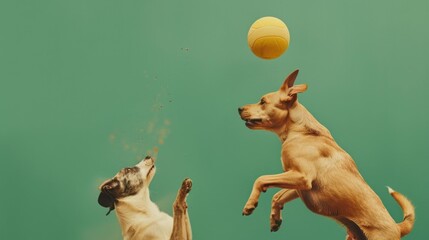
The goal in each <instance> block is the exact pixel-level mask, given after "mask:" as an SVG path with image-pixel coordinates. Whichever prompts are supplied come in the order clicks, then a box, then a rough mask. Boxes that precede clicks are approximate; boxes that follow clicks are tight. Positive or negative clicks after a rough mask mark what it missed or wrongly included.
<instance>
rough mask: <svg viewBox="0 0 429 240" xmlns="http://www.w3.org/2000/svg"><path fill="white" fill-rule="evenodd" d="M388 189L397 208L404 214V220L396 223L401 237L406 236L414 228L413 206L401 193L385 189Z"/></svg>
mask: <svg viewBox="0 0 429 240" xmlns="http://www.w3.org/2000/svg"><path fill="white" fill-rule="evenodd" d="M387 188H388V189H389V193H390V195H392V197H393V198H394V199H395V200H396V202H397V203H398V204H399V206H400V207H401V208H402V211H403V212H404V220H403V221H402V222H400V223H398V226H399V229H400V230H401V237H402V236H405V235H407V234H408V233H410V232H411V230H412V229H413V226H414V221H415V218H416V215H415V212H414V206H413V204H411V202H410V200H408V199H407V198H406V197H405V196H404V195H402V194H401V193H398V192H396V191H395V190H393V189H391V188H390V187H387Z"/></svg>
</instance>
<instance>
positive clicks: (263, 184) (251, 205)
mask: <svg viewBox="0 0 429 240" xmlns="http://www.w3.org/2000/svg"><path fill="white" fill-rule="evenodd" d="M311 181H312V180H311V179H310V178H309V177H308V176H306V175H305V174H303V173H300V172H298V171H293V170H291V171H287V172H284V173H281V174H276V175H266V176H261V177H259V178H258V179H256V181H255V183H254V184H253V189H252V193H251V194H250V197H249V199H248V200H247V203H246V205H245V206H244V209H243V215H250V214H252V212H253V210H255V208H256V207H257V205H258V199H259V196H260V195H261V192H265V191H266V190H267V189H268V188H272V187H278V188H288V189H302V190H310V189H311Z"/></svg>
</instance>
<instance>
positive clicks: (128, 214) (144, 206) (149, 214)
mask: <svg viewBox="0 0 429 240" xmlns="http://www.w3.org/2000/svg"><path fill="white" fill-rule="evenodd" d="M115 208H116V216H117V217H118V220H119V223H120V225H121V228H122V235H123V236H124V239H128V238H127V236H129V235H133V234H134V231H135V230H136V229H137V228H138V227H140V226H144V225H150V224H151V222H154V221H156V220H157V219H158V218H159V217H160V216H161V211H160V210H159V208H158V206H157V205H156V204H155V203H153V202H152V201H151V200H150V195H149V190H148V188H145V189H142V190H141V191H140V192H139V193H137V194H136V195H133V196H128V197H126V198H122V199H118V202H117V203H116V205H115Z"/></svg>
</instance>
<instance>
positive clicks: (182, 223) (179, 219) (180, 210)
mask: <svg viewBox="0 0 429 240" xmlns="http://www.w3.org/2000/svg"><path fill="white" fill-rule="evenodd" d="M191 188H192V180H191V179H189V178H187V179H185V180H183V183H182V187H181V188H180V189H179V191H178V193H177V197H176V200H175V201H174V204H173V232H172V233H171V237H170V240H192V231H191V223H190V221H189V216H188V206H187V204H186V197H187V196H188V193H189V192H190V191H191Z"/></svg>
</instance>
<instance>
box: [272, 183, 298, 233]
mask: <svg viewBox="0 0 429 240" xmlns="http://www.w3.org/2000/svg"><path fill="white" fill-rule="evenodd" d="M298 197H299V196H298V193H297V192H296V191H295V190H294V189H282V190H280V191H278V192H277V193H276V194H274V196H273V200H272V201H271V214H270V225H271V232H276V231H277V230H279V228H280V225H281V224H282V221H283V220H282V216H281V210H282V209H283V206H284V205H285V203H287V202H289V201H292V200H294V199H296V198H298Z"/></svg>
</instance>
